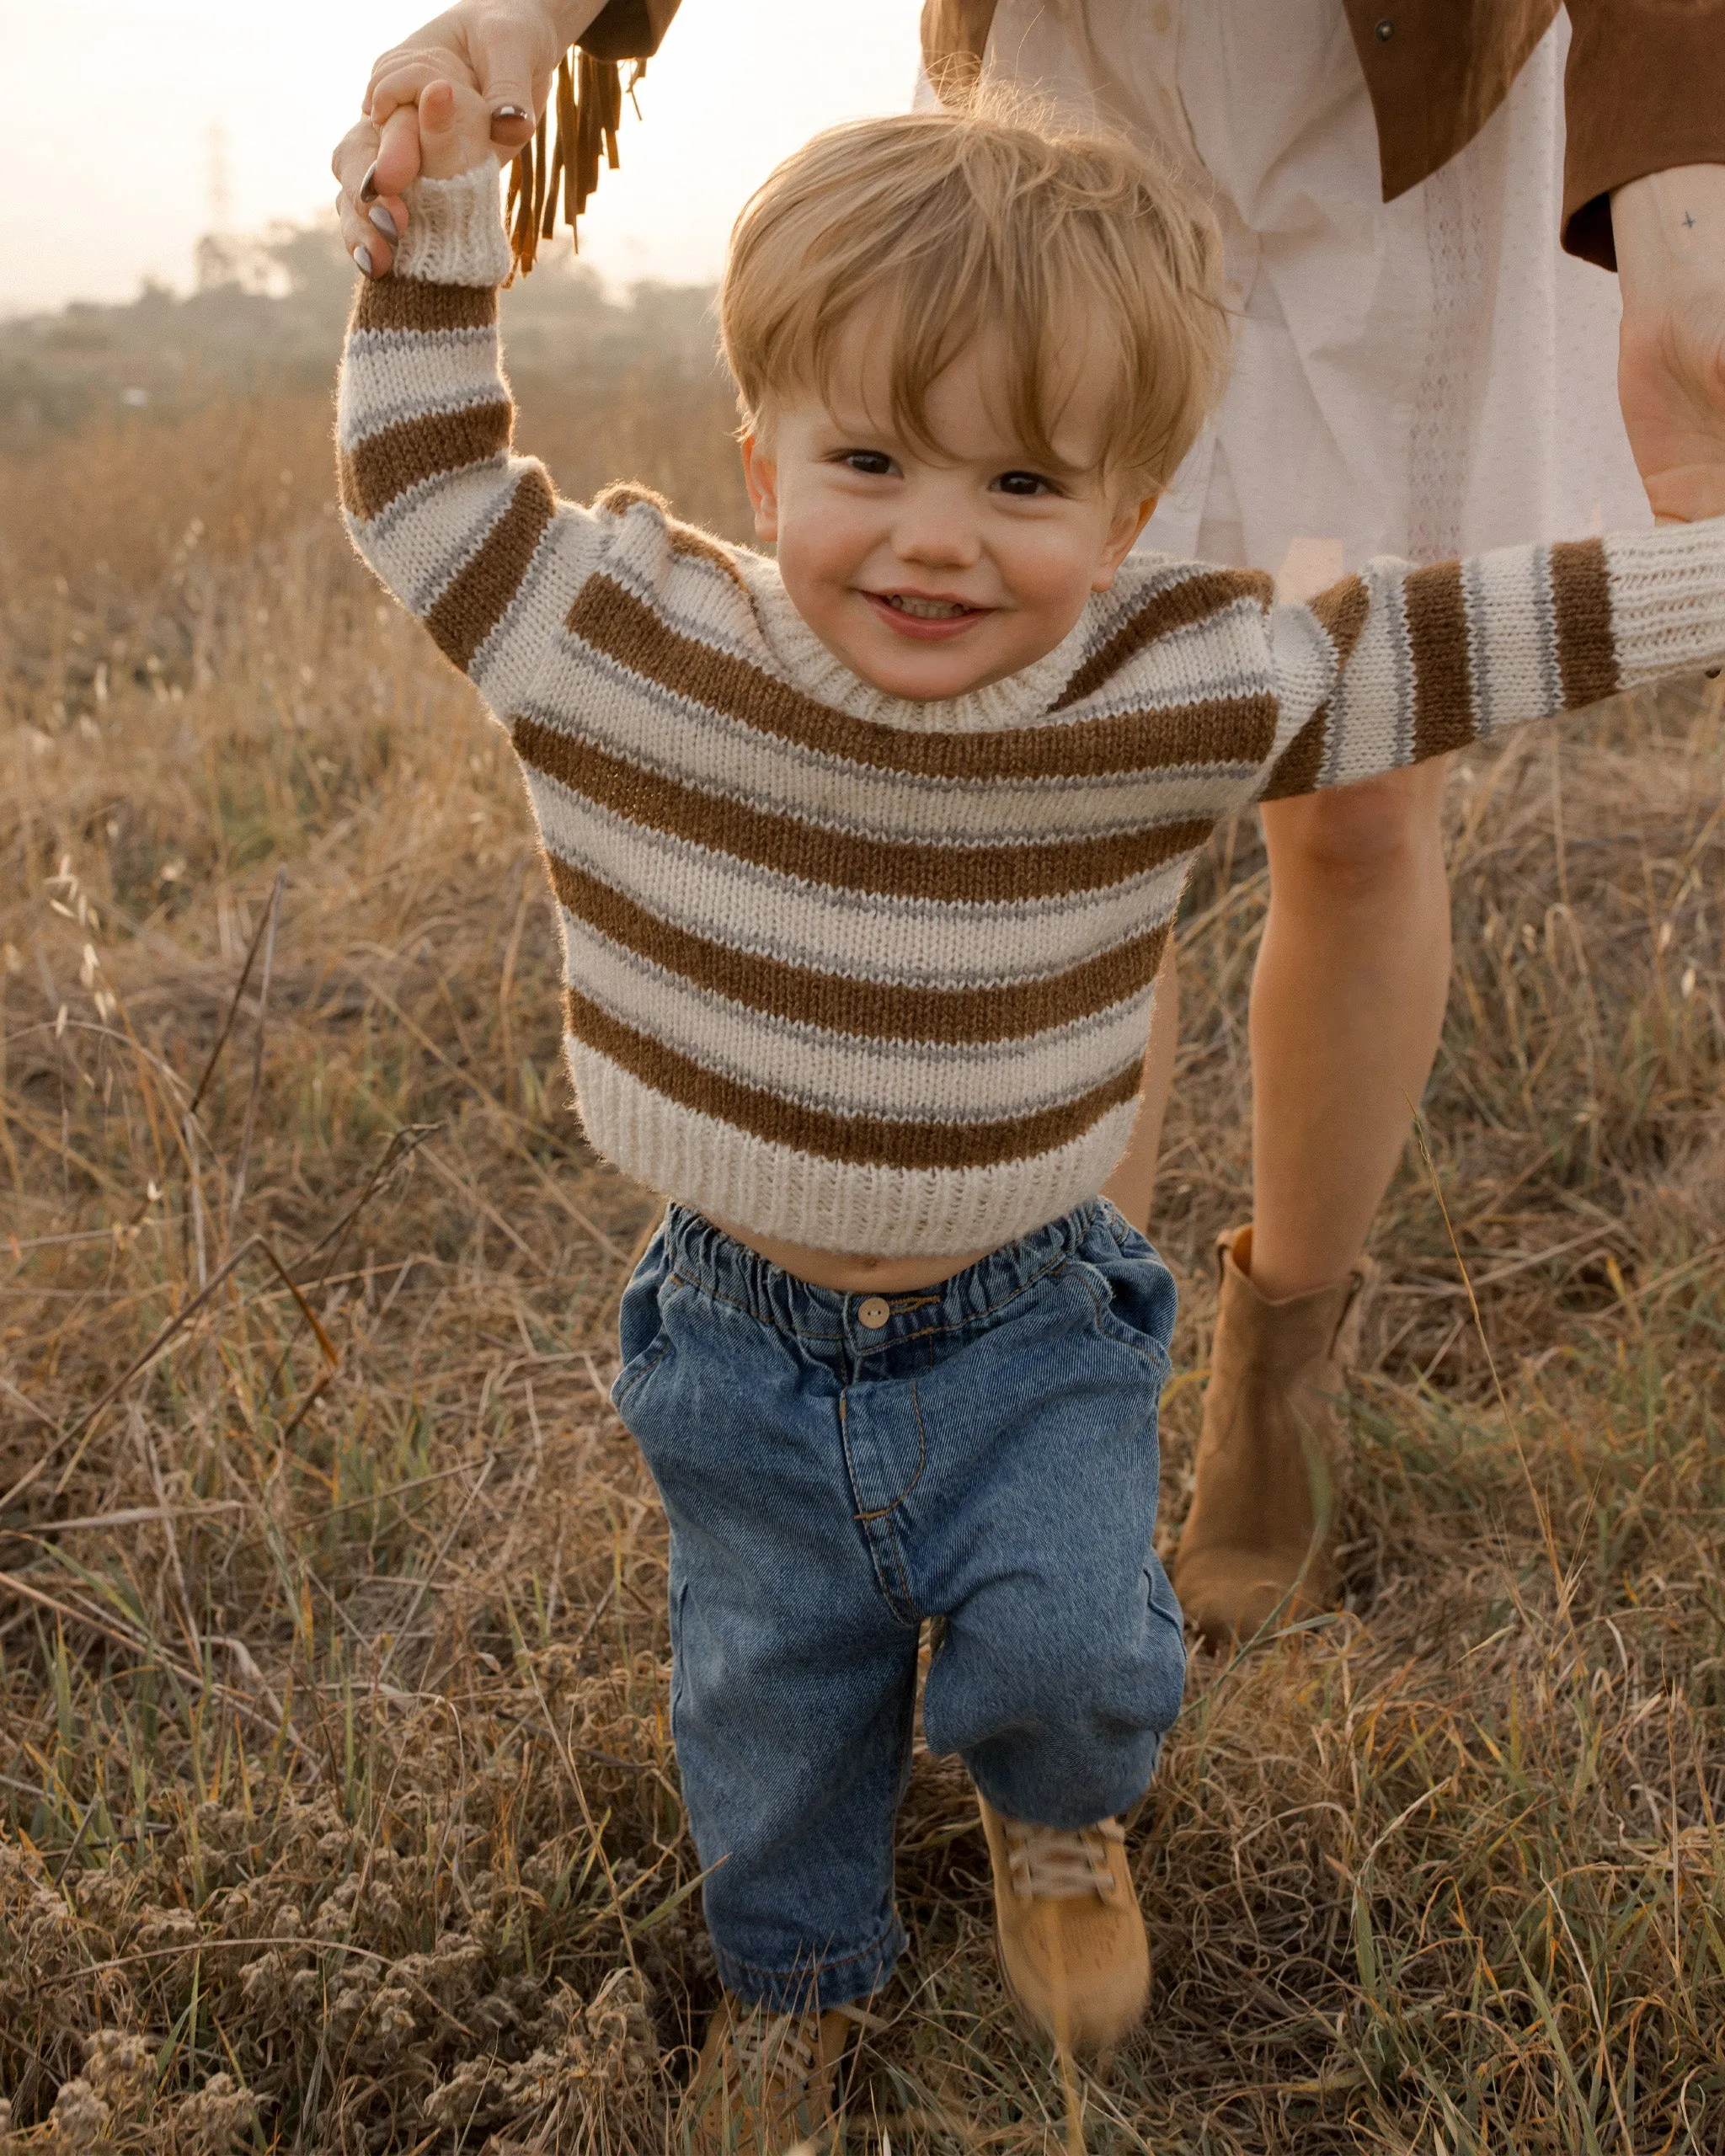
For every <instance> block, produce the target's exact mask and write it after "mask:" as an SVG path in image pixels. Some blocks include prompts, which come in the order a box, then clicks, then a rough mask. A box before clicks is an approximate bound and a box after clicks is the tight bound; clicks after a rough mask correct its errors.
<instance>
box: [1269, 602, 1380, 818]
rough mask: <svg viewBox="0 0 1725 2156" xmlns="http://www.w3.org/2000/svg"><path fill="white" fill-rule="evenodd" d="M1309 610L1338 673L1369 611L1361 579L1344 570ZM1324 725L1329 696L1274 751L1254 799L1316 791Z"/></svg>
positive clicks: (1327, 719) (1326, 725)
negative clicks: (1331, 651)
mask: <svg viewBox="0 0 1725 2156" xmlns="http://www.w3.org/2000/svg"><path fill="white" fill-rule="evenodd" d="M1311 611H1312V612H1313V613H1314V614H1316V616H1317V618H1318V621H1319V623H1320V625H1321V626H1322V629H1323V632H1324V633H1325V635H1326V636H1327V637H1328V638H1329V640H1330V642H1331V643H1332V645H1333V646H1334V648H1335V654H1336V670H1337V671H1338V673H1339V672H1340V671H1341V670H1342V669H1343V667H1344V666H1345V665H1346V664H1348V660H1349V659H1351V658H1352V657H1353V656H1354V646H1355V644H1357V643H1359V632H1360V631H1361V630H1362V629H1363V628H1364V627H1365V617H1366V616H1367V615H1368V614H1369V613H1370V611H1371V594H1370V591H1369V590H1367V589H1366V586H1365V579H1363V578H1360V577H1357V576H1344V577H1343V579H1341V581H1340V582H1339V583H1338V584H1330V585H1328V586H1327V588H1326V589H1325V590H1322V591H1321V592H1319V594H1318V595H1317V596H1316V599H1314V600H1312V602H1311ZM1329 730H1330V699H1329V698H1328V697H1327V696H1326V697H1325V698H1324V700H1323V702H1322V703H1321V704H1320V705H1319V706H1318V707H1317V709H1316V711H1315V712H1313V713H1312V715H1311V718H1309V719H1307V720H1306V723H1305V725H1304V726H1302V727H1301V728H1300V731H1299V732H1298V733H1297V734H1295V736H1294V739H1292V740H1291V741H1290V743H1289V744H1288V745H1287V747H1286V748H1285V749H1284V750H1283V751H1282V753H1281V755H1279V756H1278V757H1277V759H1276V760H1275V764H1274V767H1273V769H1272V771H1271V773H1270V778H1269V783H1268V785H1267V786H1266V787H1264V788H1263V791H1262V792H1261V793H1260V794H1259V795H1258V798H1259V800H1260V801H1286V800H1288V799H1290V798H1291V797H1292V796H1293V795H1295V794H1300V793H1315V792H1316V791H1317V782H1318V781H1319V779H1320V778H1321V777H1322V776H1323V768H1324V749H1325V745H1326V742H1327V737H1328V734H1329Z"/></svg>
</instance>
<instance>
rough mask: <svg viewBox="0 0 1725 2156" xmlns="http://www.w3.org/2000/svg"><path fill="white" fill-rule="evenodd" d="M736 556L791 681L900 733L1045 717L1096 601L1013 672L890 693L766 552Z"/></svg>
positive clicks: (1078, 652) (964, 729) (962, 730)
mask: <svg viewBox="0 0 1725 2156" xmlns="http://www.w3.org/2000/svg"><path fill="white" fill-rule="evenodd" d="M736 560H737V565H738V567H739V568H740V569H741V570H742V572H743V574H744V577H745V579H746V581H747V583H748V586H749V591H750V597H751V598H752V599H753V600H754V602H755V614H756V620H757V621H758V622H760V624H761V635H762V637H763V638H764V639H765V641H766V647H767V649H768V651H769V653H770V654H772V658H773V659H774V660H775V661H776V662H777V665H778V667H779V669H780V670H781V671H782V673H783V674H784V675H785V677H786V678H787V680H789V681H790V683H791V685H792V686H793V687H794V688H797V689H800V690H801V691H802V692H803V693H804V696H809V697H810V698H811V699H812V700H813V701H814V702H816V703H818V704H824V705H825V706H826V707H827V708H828V709H829V710H832V711H839V712H844V713H845V714H846V717H847V718H863V719H870V720H873V723H875V724H876V725H879V726H891V727H896V728H900V730H901V731H903V732H905V733H913V734H985V733H997V732H1000V731H1002V730H1004V729H1005V728H1009V727H1013V726H1027V725H1031V724H1033V723H1035V721H1037V720H1038V719H1039V718H1044V717H1046V715H1047V713H1048V710H1049V706H1050V705H1051V704H1052V703H1053V702H1054V700H1055V696H1057V695H1058V694H1059V693H1060V690H1061V689H1062V688H1063V687H1064V686H1065V683H1066V682H1067V681H1068V680H1070V679H1071V675H1072V674H1073V673H1074V671H1075V670H1076V667H1077V665H1078V664H1079V661H1080V659H1081V657H1082V656H1083V653H1084V649H1085V646H1086V643H1087V640H1088V638H1089V635H1090V631H1091V627H1092V613H1093V611H1094V609H1095V606H1096V600H1095V597H1094V595H1092V597H1091V598H1090V599H1089V600H1087V602H1086V605H1085V608H1084V611H1083V612H1082V613H1081V615H1080V616H1078V619H1077V621H1076V622H1075V623H1074V624H1073V626H1072V627H1071V629H1070V630H1069V631H1068V632H1067V633H1066V635H1065V637H1064V638H1062V639H1061V641H1060V643H1057V644H1056V645H1055V648H1054V649H1053V650H1052V651H1050V652H1048V653H1046V654H1044V656H1043V657H1042V658H1040V659H1037V660H1036V661H1035V662H1034V664H1032V665H1029V666H1026V667H1024V668H1023V669H1022V670H1020V671H1019V672H1018V673H1017V674H1009V675H1007V677H1006V679H1005V680H1001V681H992V682H991V683H990V684H989V686H987V687H986V688H984V689H972V690H970V691H968V692H967V693H966V694H965V695H964V696H942V697H936V698H930V699H928V700H927V701H924V700H922V699H919V698H916V697H910V696H892V695H889V693H888V691H886V690H884V689H878V688H876V687H875V686H874V685H873V682H871V681H865V680H863V677H862V676H861V675H858V674H855V673H852V670H851V669H850V668H849V667H848V666H846V664H844V662H843V661H842V660H841V659H836V658H835V657H834V655H833V654H832V653H831V652H830V651H829V650H828V649H827V648H826V646H825V644H824V643H822V642H821V641H820V638H819V637H818V636H816V635H815V633H814V630H813V629H811V628H810V627H809V624H808V623H807V622H805V621H804V619H803V617H802V616H801V615H800V614H799V613H798V611H797V610H796V608H795V607H794V606H793V605H792V604H791V601H790V600H789V598H788V595H786V591H785V587H784V579H783V578H782V577H781V576H780V574H779V571H778V564H777V562H775V561H773V560H772V559H771V558H770V557H768V556H767V555H765V554H757V553H756V552H753V550H752V549H750V548H742V547H740V548H739V549H738V550H737V554H736Z"/></svg>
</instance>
